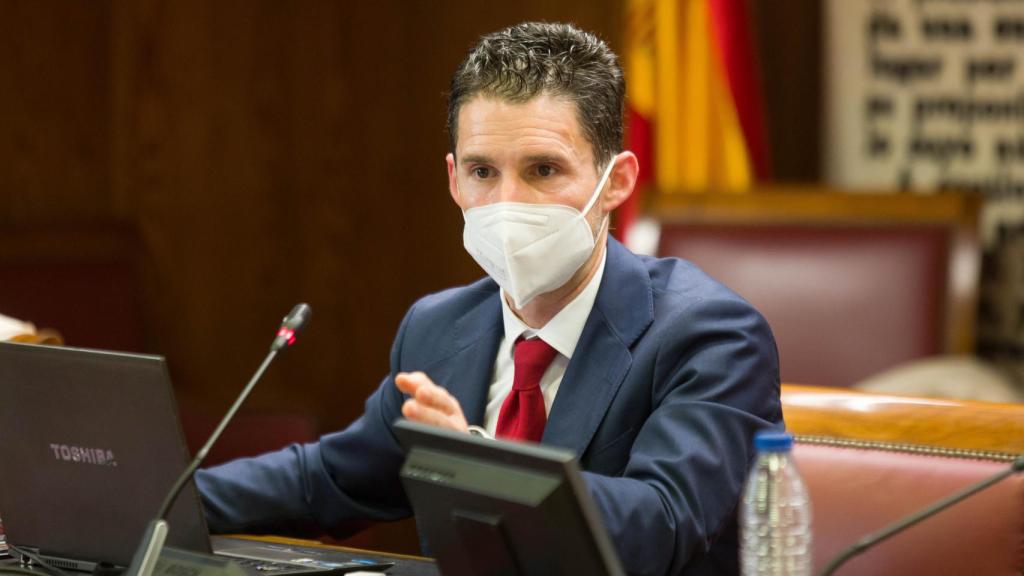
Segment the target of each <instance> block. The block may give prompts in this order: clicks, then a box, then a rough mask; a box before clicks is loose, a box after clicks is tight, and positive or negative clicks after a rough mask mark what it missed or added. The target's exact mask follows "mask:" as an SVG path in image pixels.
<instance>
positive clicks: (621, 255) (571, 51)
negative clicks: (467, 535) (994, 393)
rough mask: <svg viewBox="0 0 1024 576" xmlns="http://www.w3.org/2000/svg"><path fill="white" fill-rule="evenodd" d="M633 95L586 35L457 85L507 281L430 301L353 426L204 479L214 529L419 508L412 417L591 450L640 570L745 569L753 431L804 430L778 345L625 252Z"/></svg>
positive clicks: (560, 32)
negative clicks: (620, 218)
mask: <svg viewBox="0 0 1024 576" xmlns="http://www.w3.org/2000/svg"><path fill="white" fill-rule="evenodd" d="M624 92H625V88H624V81H623V78H622V72H621V69H620V68H619V65H618V62H617V59H616V57H615V55H614V54H613V53H612V52H611V51H610V50H609V49H608V48H607V46H605V44H604V43H603V42H601V41H600V40H598V39H597V38H595V37H594V36H592V35H590V34H586V33H584V32H582V31H580V30H578V29H576V28H573V27H571V26H567V25H561V24H537V23H528V24H522V25H518V26H513V27H511V28H508V29H506V30H502V31H500V32H497V33H494V34H491V35H488V36H485V37H483V38H482V39H481V41H480V42H479V43H478V45H477V46H476V47H475V48H474V49H473V51H472V52H471V53H470V55H469V56H468V57H467V58H466V60H465V61H464V62H463V63H462V64H461V65H460V67H459V69H458V70H457V71H456V73H455V77H454V78H453V80H452V87H451V93H450V95H449V116H448V122H449V134H450V141H451V153H450V154H448V156H447V164H448V183H449V191H450V193H451V196H452V198H453V199H454V200H455V203H456V204H458V206H459V207H460V208H461V209H462V210H463V212H464V215H465V220H466V225H465V235H464V241H465V246H466V248H467V250H468V251H469V252H470V254H472V255H473V257H474V258H475V259H476V261H477V262H478V263H479V264H480V265H481V267H483V268H484V270H485V271H487V273H488V275H489V278H486V279H484V280H481V281H479V282H476V283H475V284H472V285H469V286H465V287H460V288H454V289H451V290H447V291H444V292H441V293H438V294H433V295H430V296H427V297H425V298H423V299H422V300H420V301H418V302H417V303H416V304H414V305H413V307H412V308H411V309H410V310H409V312H408V313H407V314H406V316H405V319H404V320H403V321H402V324H401V326H400V327H399V330H398V335H397V337H396V338H395V343H394V346H393V347H392V350H391V374H389V375H388V376H387V377H386V378H385V379H384V381H383V382H382V383H381V385H380V387H379V388H378V389H377V391H376V392H375V393H374V394H373V395H372V396H370V398H369V399H368V400H367V402H366V411H365V413H364V414H363V415H362V416H361V417H360V418H359V419H358V420H356V421H355V422H354V423H353V424H352V425H351V426H349V427H348V428H347V429H345V430H344V431H342V432H338V433H335V434H330V435H327V436H324V437H323V438H322V439H321V440H320V441H319V442H318V443H315V444H309V445H306V446H292V447H290V448H287V449H285V450H282V451H280V452H276V453H272V454H268V455H265V456H262V457H260V458H255V459H246V460H241V461H238V462H234V463H231V464H227V465H225V466H223V467H220V468H215V469H213V470H210V471H206V472H200V473H199V474H198V476H197V482H198V485H199V488H200V491H201V492H202V495H203V500H204V504H205V507H206V510H207V515H208V517H209V519H210V524H211V527H212V528H213V529H214V530H220V531H228V530H230V531H246V530H259V531H279V532H280V531H285V532H307V533H308V531H315V530H321V531H322V530H324V529H331V528H335V527H338V526H342V525H344V524H346V523H350V522H354V521H360V520H366V519H371V520H389V519H396V518H400V517H404V516H408V515H409V514H410V513H411V511H410V509H409V503H408V502H407V500H406V499H405V496H404V493H403V491H402V489H401V486H400V482H399V478H398V470H399V467H400V465H401V463H402V461H403V454H402V450H401V448H400V446H399V444H398V443H397V441H396V439H395V437H394V435H393V432H392V430H391V426H392V423H393V422H394V421H395V420H396V419H397V418H399V417H401V416H402V415H404V416H405V417H407V418H410V419H413V420H418V421H421V422H427V423H432V424H436V425H438V426H444V427H448V428H453V429H456V430H468V429H469V428H470V427H471V425H473V426H474V427H475V430H476V432H477V433H480V434H491V435H497V436H498V437H502V438H513V439H519V440H534V441H541V442H542V443H544V444H550V445H555V446H560V447H564V448H567V449H570V450H573V451H574V452H575V453H576V454H577V456H578V457H579V460H580V465H581V467H582V468H583V470H584V471H585V472H584V477H585V480H586V482H587V485H588V488H589V490H590V492H591V495H592V496H593V498H594V500H595V501H596V503H597V506H598V507H599V509H600V511H601V513H602V515H603V518H604V521H605V524H606V526H607V528H608V531H609V533H610V535H611V538H612V541H613V542H614V543H615V544H616V547H617V549H618V552H619V555H620V557H621V558H622V561H623V564H624V565H625V567H626V568H627V570H628V571H629V572H630V573H634V574H652V575H654V574H659V575H660V574H679V573H683V572H685V573H688V574H711V573H715V574H723V573H730V572H733V573H735V572H737V568H736V531H735V522H734V516H735V511H736V506H737V501H738V498H739V495H740V491H741V489H742V485H743V481H744V479H745V475H746V471H747V468H748V464H749V462H750V461H751V458H752V457H753V453H752V448H751V444H752V437H753V435H754V432H755V431H756V430H758V429H761V428H765V427H770V426H777V425H779V424H780V423H781V421H782V414H781V409H780V404H779V383H778V365H777V357H776V352H775V346H774V342H773V340H772V336H771V332H770V330H769V328H768V326H767V324H766V323H765V321H764V319H763V318H762V317H761V316H760V315H759V314H758V313H757V312H756V311H754V310H753V309H752V308H751V307H750V306H749V305H748V304H747V303H745V302H744V301H743V300H742V299H740V298H739V297H738V296H736V295H735V294H733V293H732V292H730V291H729V290H727V289H726V288H724V287H722V286H721V285H719V284H717V283H716V282H714V281H713V280H711V279H710V278H709V277H707V276H706V275H704V274H703V273H702V272H700V271H699V270H697V269H696V268H695V267H694V266H692V265H691V264H688V263H686V262H683V261H680V260H675V259H654V258H647V257H639V256H636V255H634V254H632V253H630V252H629V251H628V250H626V249H625V248H624V247H623V246H622V245H621V244H619V243H618V242H616V241H615V240H613V239H609V238H608V217H609V213H610V212H611V211H612V210H614V209H615V207H616V206H618V205H620V204H621V203H622V202H623V201H624V200H625V199H626V198H627V197H628V196H629V194H630V193H631V191H632V189H633V186H634V184H635V182H636V177H637V161H636V157H635V156H634V155H633V154H632V153H630V152H624V151H621V140H622V109H623V94H624Z"/></svg>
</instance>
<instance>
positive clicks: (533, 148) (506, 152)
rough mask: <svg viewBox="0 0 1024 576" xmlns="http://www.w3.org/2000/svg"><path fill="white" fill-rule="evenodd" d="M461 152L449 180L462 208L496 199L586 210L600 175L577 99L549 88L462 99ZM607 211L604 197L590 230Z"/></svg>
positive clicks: (451, 163) (450, 169) (451, 162)
mask: <svg viewBox="0 0 1024 576" xmlns="http://www.w3.org/2000/svg"><path fill="white" fill-rule="evenodd" d="M456 154H457V156H458V157H457V158H453V156H452V155H451V154H449V155H448V158H447V161H448V184H449V190H450V191H451V194H452V198H454V199H455V202H456V204H458V205H459V207H460V208H462V209H463V210H468V209H470V208H474V207H477V206H485V205H487V204H493V203H495V202H522V203H527V204H563V205H566V206H572V207H574V208H577V209H583V208H584V207H585V206H586V204H587V201H588V200H590V196H591V194H593V192H594V187H595V186H596V185H597V182H598V178H599V177H600V174H598V172H597V169H596V167H595V165H594V156H593V150H592V148H591V145H590V143H589V142H588V141H587V139H586V138H585V137H584V136H583V132H582V131H581V130H580V126H579V122H578V121H577V119H576V107H575V105H574V104H573V103H571V102H569V101H568V100H566V99H564V98H559V97H552V96H548V95H545V94H542V95H540V96H537V97H536V98H533V99H531V100H529V101H527V102H524V103H511V102H506V101H503V100H499V99H493V98H486V97H482V96H477V97H474V98H473V99H471V100H469V101H468V102H466V103H465V104H463V106H462V108H461V109H460V110H459V124H458V145H457V150H456ZM603 216H604V212H603V207H602V202H601V200H598V201H597V204H596V206H595V208H594V209H593V210H591V211H590V214H588V215H587V220H588V221H589V222H590V225H591V229H595V230H596V229H598V226H599V224H600V222H601V219H602V217H603Z"/></svg>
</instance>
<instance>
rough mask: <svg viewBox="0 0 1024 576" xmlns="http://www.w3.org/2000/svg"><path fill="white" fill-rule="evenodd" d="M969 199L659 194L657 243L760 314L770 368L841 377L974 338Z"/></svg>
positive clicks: (973, 221) (824, 380)
mask: <svg viewBox="0 0 1024 576" xmlns="http://www.w3.org/2000/svg"><path fill="white" fill-rule="evenodd" d="M978 210H979V199H978V198H977V197H976V196H971V195H961V194H936V195H930V196H924V195H912V194H895V193H878V194H870V193H857V194H852V193H841V192H836V191H829V190H825V189H820V188H788V189H782V188H772V189H765V190H756V191H753V192H751V193H746V194H725V193H713V194H687V193H679V194H664V193H663V194H660V195H658V196H657V198H656V200H655V201H654V203H653V205H652V206H651V207H650V208H649V210H648V215H650V216H651V217H652V218H653V219H654V220H655V221H656V222H658V223H659V224H660V241H659V243H658V248H657V251H658V253H659V254H661V255H666V256H679V257H681V258H685V259H687V260H690V261H692V262H694V263H695V264H697V265H698V266H700V267H701V268H702V269H704V270H705V271H706V272H708V273H709V274H710V275H711V276H713V277H715V278H717V279H718V280H720V281H722V282H723V283H725V284H726V285H727V286H729V287H730V288H732V289H733V290H735V291H736V292H738V293H739V294H740V295H741V296H743V297H744V298H746V299H747V300H749V301H750V302H751V303H752V304H754V306H755V307H757V308H758V310H760V311H761V312H762V313H763V314H764V315H765V317H766V318H767V319H768V322H769V324H771V326H772V329H773V330H774V332H775V337H776V340H777V343H778V347H779V354H780V362H781V370H782V379H783V381H785V382H807V383H814V384H818V385H825V386H844V387H845V386H852V385H854V384H855V383H857V382H859V381H861V380H863V379H865V378H867V377H869V376H871V375H874V374H876V373H878V372H881V371H882V370H885V369H888V368H891V367H893V366H896V365H898V364H902V363H904V362H907V361H908V360H914V359H919V358H924V357H929V356H934V355H939V354H968V353H972V352H973V348H974V332H975V331H974V326H975V308H976V304H977V293H978V270H979V266H980V248H979V242H978V235H977V221H978Z"/></svg>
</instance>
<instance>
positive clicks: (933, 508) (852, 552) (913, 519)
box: [821, 456, 1024, 576]
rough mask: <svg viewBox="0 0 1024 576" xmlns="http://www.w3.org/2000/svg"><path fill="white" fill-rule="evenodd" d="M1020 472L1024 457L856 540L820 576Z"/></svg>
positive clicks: (829, 575)
mask: <svg viewBox="0 0 1024 576" xmlns="http://www.w3.org/2000/svg"><path fill="white" fill-rule="evenodd" d="M1021 471H1024V456H1020V457H1018V458H1017V459H1016V460H1014V461H1013V463H1012V464H1011V465H1010V467H1009V468H1007V469H1006V470H1003V471H1002V472H999V473H998V474H995V475H994V476H991V477H989V478H986V479H985V480H982V481H981V482H978V483H977V484H974V485H972V486H968V487H967V488H964V489H963V490H960V491H959V492H955V493H953V494H952V495H950V496H947V497H946V498H943V499H942V500H939V501H938V502H936V503H934V504H932V505H930V506H928V507H926V508H924V509H922V510H920V511H918V512H915V513H914V514H911V515H910V516H907V517H906V518H903V519H902V520H899V521H897V522H894V523H892V524H890V525H889V526H887V527H885V528H883V529H882V530H879V531H878V532H875V533H874V534H868V535H867V536H865V537H864V538H861V539H860V540H858V541H857V542H856V543H854V544H853V545H852V546H849V547H847V548H846V549H844V550H843V551H842V552H840V553H839V554H838V555H836V556H835V557H834V558H833V559H832V561H831V562H829V563H828V565H827V566H825V569H824V570H822V571H821V576H831V574H832V573H834V572H835V571H836V570H838V569H839V567H840V566H842V565H843V564H845V563H846V562H847V561H849V560H850V559H851V558H853V557H854V556H859V555H860V554H863V553H864V552H866V551H867V550H868V549H870V548H872V547H874V546H875V545H877V544H880V543H882V542H884V541H886V540H888V539H889V538H891V537H893V536H895V535H896V534H899V533H900V532H903V531H904V530H906V529H907V528H910V527H911V526H913V525H914V524H917V523H918V522H921V521H923V520H926V519H927V518H929V517H931V516H934V515H935V514H938V513H939V512H942V511H943V510H945V509H946V508H949V507H950V506H952V505H954V504H956V503H958V502H961V501H963V500H966V499H967V498H970V497H971V496H973V495H974V494H977V493H978V492H981V491H982V490H984V489H986V488H988V487H990V486H992V485H993V484H996V483H998V482H1000V481H1001V480H1003V479H1004V478H1006V477H1007V476H1012V475H1014V474H1016V473H1018V472H1021Z"/></svg>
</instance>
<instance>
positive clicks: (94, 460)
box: [50, 444, 117, 466]
mask: <svg viewBox="0 0 1024 576" xmlns="http://www.w3.org/2000/svg"><path fill="white" fill-rule="evenodd" d="M50 450H53V457H54V458H55V459H56V460H64V461H65V462H79V463H82V464H96V465H97V466H117V460H116V459H115V458H114V451H113V450H104V449H102V448H84V447H82V446H68V445H67V444H50Z"/></svg>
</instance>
